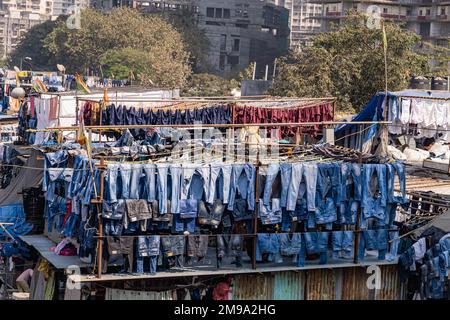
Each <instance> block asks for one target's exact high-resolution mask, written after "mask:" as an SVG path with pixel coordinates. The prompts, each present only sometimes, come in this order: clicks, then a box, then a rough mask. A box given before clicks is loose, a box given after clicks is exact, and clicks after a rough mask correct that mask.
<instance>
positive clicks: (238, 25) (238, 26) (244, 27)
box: [235, 23, 248, 29]
mask: <svg viewBox="0 0 450 320" xmlns="http://www.w3.org/2000/svg"><path fill="white" fill-rule="evenodd" d="M235 26H236V28H242V29H248V24H246V23H236V24H235Z"/></svg>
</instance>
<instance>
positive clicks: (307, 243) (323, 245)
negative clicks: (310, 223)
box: [298, 232, 330, 266]
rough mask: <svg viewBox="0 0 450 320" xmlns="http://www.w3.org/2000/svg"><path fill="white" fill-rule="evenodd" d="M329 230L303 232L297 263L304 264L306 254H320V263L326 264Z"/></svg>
mask: <svg viewBox="0 0 450 320" xmlns="http://www.w3.org/2000/svg"><path fill="white" fill-rule="evenodd" d="M329 235H330V233H329V232H305V233H304V234H303V242H302V244H303V245H302V250H301V251H300V257H299V259H298V265H299V266H304V265H305V260H306V254H315V253H318V254H319V255H320V260H319V263H320V264H326V263H327V261H328V238H329Z"/></svg>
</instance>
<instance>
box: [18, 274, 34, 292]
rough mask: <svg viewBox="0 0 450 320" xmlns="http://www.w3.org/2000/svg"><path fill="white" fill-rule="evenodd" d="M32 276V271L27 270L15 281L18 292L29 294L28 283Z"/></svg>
mask: <svg viewBox="0 0 450 320" xmlns="http://www.w3.org/2000/svg"><path fill="white" fill-rule="evenodd" d="M32 276H33V269H27V270H25V271H24V272H22V273H21V274H20V276H18V277H17V279H16V286H17V289H18V290H19V291H20V292H30V281H31V277H32Z"/></svg>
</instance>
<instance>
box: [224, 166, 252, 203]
mask: <svg viewBox="0 0 450 320" xmlns="http://www.w3.org/2000/svg"><path fill="white" fill-rule="evenodd" d="M236 193H239V195H240V196H241V197H242V199H246V200H247V204H248V209H249V210H254V209H255V167H254V166H253V165H252V164H250V163H246V164H233V165H232V170H231V181H230V197H229V201H228V210H230V211H232V210H233V209H234V203H235V200H236Z"/></svg>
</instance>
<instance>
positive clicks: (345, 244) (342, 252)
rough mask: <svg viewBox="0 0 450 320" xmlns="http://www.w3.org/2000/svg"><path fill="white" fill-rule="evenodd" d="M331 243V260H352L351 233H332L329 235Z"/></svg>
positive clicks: (352, 233)
mask: <svg viewBox="0 0 450 320" xmlns="http://www.w3.org/2000/svg"><path fill="white" fill-rule="evenodd" d="M331 239H332V243H333V258H334V259H337V258H340V257H341V256H342V257H344V258H352V256H353V248H354V247H353V240H354V232H353V231H333V232H332V233H331Z"/></svg>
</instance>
